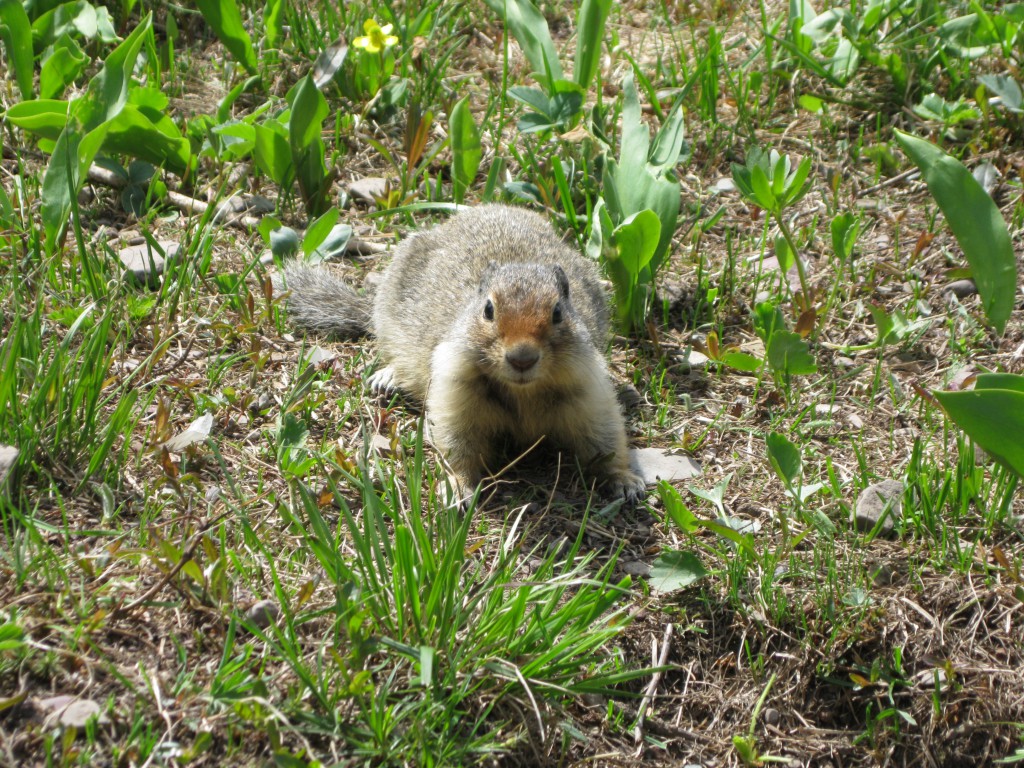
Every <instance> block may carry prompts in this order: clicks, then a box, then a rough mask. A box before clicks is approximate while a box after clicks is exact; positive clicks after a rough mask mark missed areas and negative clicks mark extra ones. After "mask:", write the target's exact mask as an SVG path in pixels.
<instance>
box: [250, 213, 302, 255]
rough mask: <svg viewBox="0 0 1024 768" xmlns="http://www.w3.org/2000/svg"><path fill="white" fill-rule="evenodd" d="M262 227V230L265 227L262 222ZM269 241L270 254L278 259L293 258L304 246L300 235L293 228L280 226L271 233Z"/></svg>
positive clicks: (268, 237) (268, 236)
mask: <svg viewBox="0 0 1024 768" xmlns="http://www.w3.org/2000/svg"><path fill="white" fill-rule="evenodd" d="M264 221H266V219H264ZM260 227H261V229H262V227H263V222H262V221H261V222H260ZM267 239H268V240H269V242H270V252H271V253H272V254H274V257H275V258H277V259H284V258H287V257H289V256H293V255H294V254H296V253H298V252H299V247H300V246H301V245H302V243H301V241H300V240H299V235H298V233H297V232H296V231H295V230H294V229H292V228H291V227H280V226H279V227H278V228H277V229H274V230H271V231H270V233H269V234H268V235H267Z"/></svg>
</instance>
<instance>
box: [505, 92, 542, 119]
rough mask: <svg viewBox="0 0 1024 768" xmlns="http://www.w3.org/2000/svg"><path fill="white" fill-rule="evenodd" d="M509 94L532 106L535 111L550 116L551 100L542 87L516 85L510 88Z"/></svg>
mask: <svg viewBox="0 0 1024 768" xmlns="http://www.w3.org/2000/svg"><path fill="white" fill-rule="evenodd" d="M508 95H509V96H511V97H512V98H513V99H515V100H516V101H519V102H522V103H523V104H525V105H526V106H528V107H530V108H531V109H533V111H535V112H539V113H541V114H542V115H544V116H545V117H549V116H550V115H549V112H550V111H551V102H550V101H549V100H548V95H547V94H546V93H544V91H542V90H541V89H540V88H530V87H529V86H525V85H516V86H513V87H512V88H509V89H508Z"/></svg>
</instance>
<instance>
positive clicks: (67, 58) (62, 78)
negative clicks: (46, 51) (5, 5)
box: [0, 0, 89, 99]
mask: <svg viewBox="0 0 1024 768" xmlns="http://www.w3.org/2000/svg"><path fill="white" fill-rule="evenodd" d="M0 2H3V0H0ZM88 63H89V57H88V56H87V55H86V54H85V51H83V50H82V49H81V47H80V46H79V45H78V43H76V42H75V40H74V38H71V37H69V36H68V35H61V36H60V38H59V39H58V40H57V42H56V43H54V44H53V50H52V51H51V52H50V55H49V56H47V57H46V59H45V60H44V61H43V66H42V68H41V69H40V71H39V97H40V98H41V99H55V98H58V97H60V96H61V95H62V94H63V93H64V89H65V88H66V87H67V86H68V84H70V83H72V82H74V81H75V80H76V79H77V78H78V76H79V75H81V74H82V72H83V71H84V70H85V67H86V65H87V64H88Z"/></svg>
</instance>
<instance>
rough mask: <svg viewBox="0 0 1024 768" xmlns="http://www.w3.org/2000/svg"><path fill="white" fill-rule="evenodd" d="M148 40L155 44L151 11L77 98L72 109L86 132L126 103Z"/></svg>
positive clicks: (114, 115) (115, 112)
mask: <svg viewBox="0 0 1024 768" xmlns="http://www.w3.org/2000/svg"><path fill="white" fill-rule="evenodd" d="M147 40H148V41H149V43H150V44H151V45H152V42H153V15H152V13H150V14H147V15H146V17H145V18H144V19H143V20H142V21H141V22H140V23H139V25H138V26H137V27H136V28H135V29H134V30H132V33H131V34H130V35H128V37H126V38H125V39H124V41H123V42H122V43H121V44H120V45H118V46H117V48H115V49H114V50H113V51H111V52H110V55H108V56H107V58H106V60H105V61H104V62H103V68H102V69H101V70H100V71H99V73H98V74H97V75H96V76H95V77H93V79H92V80H90V81H89V87H88V89H87V90H86V92H85V94H83V95H82V96H81V97H79V98H78V99H75V100H74V102H73V104H74V107H73V108H72V110H71V111H72V112H73V113H74V115H75V118H76V119H77V120H78V122H79V123H80V125H81V127H82V130H83V131H84V132H86V133H87V132H89V131H92V130H94V129H95V128H97V127H99V126H100V125H101V124H103V123H105V122H107V121H108V120H111V119H113V118H114V117H116V116H117V114H118V113H119V112H120V111H121V108H122V107H124V105H125V104H126V103H127V101H128V90H129V88H130V87H131V81H132V72H133V71H134V70H135V61H136V59H138V57H139V51H141V50H142V46H143V45H144V44H145V43H146V41H147ZM90 162H91V159H90ZM86 167H87V168H88V165H86Z"/></svg>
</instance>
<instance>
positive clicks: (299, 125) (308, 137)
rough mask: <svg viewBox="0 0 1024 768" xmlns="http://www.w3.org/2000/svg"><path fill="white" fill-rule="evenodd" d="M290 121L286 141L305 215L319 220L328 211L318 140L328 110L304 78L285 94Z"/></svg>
mask: <svg viewBox="0 0 1024 768" xmlns="http://www.w3.org/2000/svg"><path fill="white" fill-rule="evenodd" d="M288 96H289V101H290V103H291V107H292V111H291V117H290V118H289V120H288V139H289V143H290V144H291V155H292V162H293V164H294V171H295V178H296V179H297V180H298V182H299V191H300V192H301V194H302V202H303V204H304V205H305V206H306V212H307V213H309V215H311V216H319V215H320V214H322V213H323V212H324V211H325V210H327V207H328V202H327V194H328V191H329V187H330V182H331V177H330V175H329V174H328V173H327V165H326V163H325V148H324V141H323V139H322V138H321V136H320V132H321V130H322V126H323V122H324V119H325V118H326V117H327V115H328V113H329V112H330V109H329V108H328V106H327V100H326V99H325V98H324V95H323V94H322V93H320V89H319V88H317V87H316V85H315V84H314V83H313V77H312V75H306V76H305V77H304V78H302V79H301V80H299V82H298V83H296V84H295V87H294V88H292V90H291V91H290V92H289V94H288Z"/></svg>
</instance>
